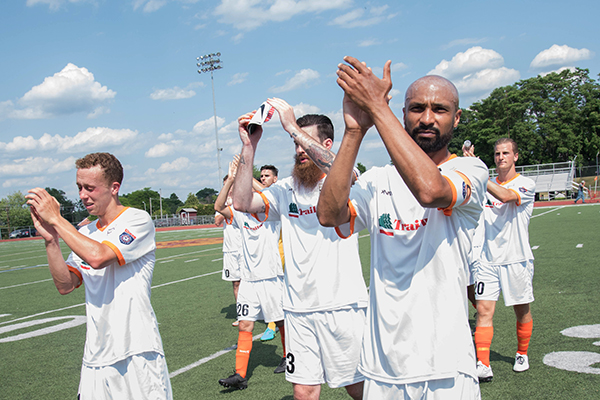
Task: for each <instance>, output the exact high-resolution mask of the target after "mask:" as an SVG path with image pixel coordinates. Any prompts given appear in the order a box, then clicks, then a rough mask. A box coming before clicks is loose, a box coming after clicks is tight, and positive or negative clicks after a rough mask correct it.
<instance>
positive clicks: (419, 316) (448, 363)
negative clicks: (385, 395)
mask: <svg viewBox="0 0 600 400" xmlns="http://www.w3.org/2000/svg"><path fill="white" fill-rule="evenodd" d="M438 167H439V169H440V171H441V174H442V175H443V176H444V177H445V178H446V179H447V180H448V182H449V183H450V184H451V186H452V188H453V192H454V199H453V202H452V204H451V205H450V206H449V207H448V208H446V209H444V210H441V209H435V208H423V207H422V206H421V205H420V204H419V203H418V202H417V200H416V199H415V197H414V196H413V194H412V193H411V191H410V190H409V188H408V187H407V185H406V183H405V182H404V181H403V180H402V177H401V176H400V174H399V173H398V172H397V171H396V169H395V168H394V167H393V166H391V165H388V166H385V167H381V168H372V169H371V170H369V171H368V172H366V173H365V174H363V175H362V176H361V177H360V178H359V180H358V181H357V183H356V184H355V185H354V187H353V188H352V189H351V192H350V199H351V203H350V204H351V214H352V217H351V221H350V223H349V224H345V225H343V226H341V227H340V228H339V230H340V234H342V231H348V230H349V231H350V232H352V231H360V230H361V229H364V228H367V229H369V231H370V233H371V285H370V289H369V293H370V298H369V308H368V312H367V328H366V331H365V335H364V339H363V347H362V354H361V364H360V367H359V369H360V371H361V372H362V373H363V374H364V375H365V376H367V377H368V378H370V379H373V380H375V381H380V382H385V383H389V384H408V383H413V382H421V381H427V380H434V379H444V378H449V377H456V376H458V374H459V373H464V374H467V375H470V376H472V377H474V378H476V375H475V351H474V347H473V341H472V338H471V330H470V328H469V321H468V306H467V298H466V292H467V290H466V287H467V268H468V253H469V250H470V248H471V241H472V235H473V230H474V228H475V226H476V225H477V221H478V218H479V215H480V213H481V211H482V204H483V196H484V195H485V185H486V182H487V178H488V169H487V167H486V166H485V164H484V163H483V162H481V160H479V159H476V158H458V157H456V156H453V157H452V158H451V159H450V160H448V161H446V162H445V163H443V164H441V165H439V166H438Z"/></svg>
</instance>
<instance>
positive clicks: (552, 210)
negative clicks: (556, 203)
mask: <svg viewBox="0 0 600 400" xmlns="http://www.w3.org/2000/svg"><path fill="white" fill-rule="evenodd" d="M565 207H566V206H560V207H556V208H553V209H551V210H548V211H546V212H543V213H541V214H537V215H532V216H531V218H532V219H533V218H535V217H541V216H542V215H546V214H548V213H551V212H554V211H556V210H560V209H561V208H565Z"/></svg>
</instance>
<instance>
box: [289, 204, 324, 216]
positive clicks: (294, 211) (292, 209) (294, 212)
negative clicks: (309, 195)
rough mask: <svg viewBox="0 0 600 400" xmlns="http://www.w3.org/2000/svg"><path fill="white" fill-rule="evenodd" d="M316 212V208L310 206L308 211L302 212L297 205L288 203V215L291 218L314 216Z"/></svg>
mask: <svg viewBox="0 0 600 400" xmlns="http://www.w3.org/2000/svg"><path fill="white" fill-rule="evenodd" d="M316 212H317V207H315V206H310V207H308V209H306V210H303V209H301V208H298V205H297V204H296V203H290V206H289V213H288V215H289V216H290V217H292V218H298V217H299V216H301V215H308V214H315V213H316Z"/></svg>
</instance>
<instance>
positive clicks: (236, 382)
mask: <svg viewBox="0 0 600 400" xmlns="http://www.w3.org/2000/svg"><path fill="white" fill-rule="evenodd" d="M219 384H220V385H221V386H225V387H226V388H233V389H240V390H244V389H246V388H247V387H248V379H246V378H242V376H241V375H240V374H238V373H237V372H236V373H235V374H233V375H230V376H229V377H228V378H225V379H219Z"/></svg>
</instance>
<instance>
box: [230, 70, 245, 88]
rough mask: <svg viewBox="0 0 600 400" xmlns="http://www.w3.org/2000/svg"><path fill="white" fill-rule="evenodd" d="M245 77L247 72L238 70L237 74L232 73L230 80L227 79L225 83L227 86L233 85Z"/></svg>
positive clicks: (242, 80)
mask: <svg viewBox="0 0 600 400" xmlns="http://www.w3.org/2000/svg"><path fill="white" fill-rule="evenodd" d="M247 77H248V72H238V73H237V74H234V75H233V76H232V77H231V80H230V81H229V83H227V86H233V85H237V84H240V83H242V82H244V81H245V80H246V78H247Z"/></svg>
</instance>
